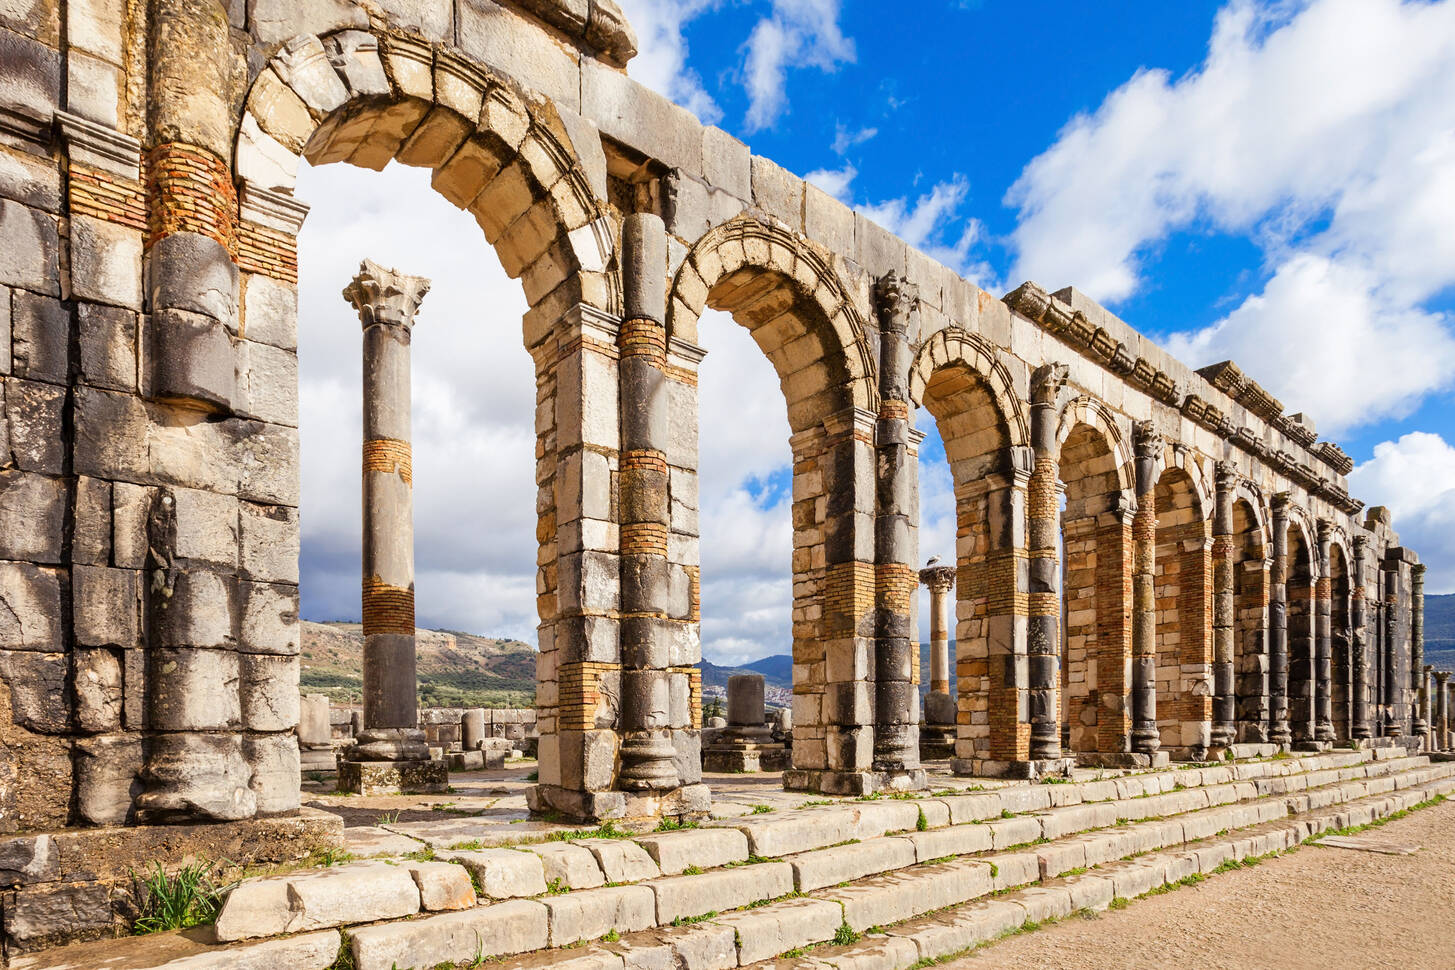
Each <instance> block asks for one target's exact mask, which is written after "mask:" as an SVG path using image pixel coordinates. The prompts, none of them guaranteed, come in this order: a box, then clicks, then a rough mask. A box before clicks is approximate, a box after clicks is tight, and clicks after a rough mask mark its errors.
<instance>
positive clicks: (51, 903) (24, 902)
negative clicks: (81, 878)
mask: <svg viewBox="0 0 1455 970" xmlns="http://www.w3.org/2000/svg"><path fill="white" fill-rule="evenodd" d="M117 922H118V921H117V919H116V917H115V916H114V915H113V913H112V908H111V886H110V885H109V884H107V883H104V882H80V883H62V884H59V885H47V886H36V887H33V888H31V889H29V890H27V891H25V892H19V893H15V894H14V895H12V896H11V897H10V898H9V899H7V900H6V903H5V936H6V938H7V942H8V943H9V944H10V946H12V947H18V948H19V949H21V950H35V949H40V948H42V947H45V946H48V945H52V944H55V943H62V942H69V941H71V940H75V939H87V938H96V937H101V936H110V935H112V933H113V932H114V931H115V929H116V924H117Z"/></svg>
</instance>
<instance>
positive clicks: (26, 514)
mask: <svg viewBox="0 0 1455 970" xmlns="http://www.w3.org/2000/svg"><path fill="white" fill-rule="evenodd" d="M65 502H66V496H65V485H64V483H63V482H62V481H61V480H60V479H55V478H48V477H46V476H44V475H34V474H31V473H29V472H22V471H0V559H11V560H23V561H26V562H34V563H58V562H60V561H61V540H62V529H63V528H64V524H65V514H66V509H65ZM77 525H78V530H79V525H80V523H79V522H78V523H77ZM73 545H74V544H73Z"/></svg>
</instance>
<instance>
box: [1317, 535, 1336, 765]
mask: <svg viewBox="0 0 1455 970" xmlns="http://www.w3.org/2000/svg"><path fill="white" fill-rule="evenodd" d="M1333 539H1334V524H1333V523H1332V522H1330V521H1328V520H1327V519H1322V520H1320V521H1319V537H1318V542H1319V578H1318V580H1317V581H1316V582H1315V584H1314V615H1313V622H1314V669H1313V681H1314V684H1313V687H1314V698H1313V703H1314V740H1315V741H1330V742H1332V741H1333V740H1334V739H1335V735H1334V694H1333V692H1334V639H1333V636H1334V628H1333V621H1334V615H1333V607H1334V601H1333V596H1334V580H1333V577H1331V576H1330V575H1329V570H1330V569H1331V568H1332V566H1331V560H1332V546H1333Z"/></svg>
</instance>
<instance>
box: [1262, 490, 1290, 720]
mask: <svg viewBox="0 0 1455 970" xmlns="http://www.w3.org/2000/svg"><path fill="white" fill-rule="evenodd" d="M1288 502H1289V498H1288V493H1287V492H1280V493H1279V494H1277V495H1275V496H1273V536H1272V539H1273V565H1272V567H1271V568H1270V569H1269V573H1268V701H1269V712H1268V718H1269V724H1270V728H1269V731H1268V740H1270V741H1272V742H1273V743H1274V744H1292V743H1293V729H1292V727H1291V726H1290V725H1289V723H1288Z"/></svg>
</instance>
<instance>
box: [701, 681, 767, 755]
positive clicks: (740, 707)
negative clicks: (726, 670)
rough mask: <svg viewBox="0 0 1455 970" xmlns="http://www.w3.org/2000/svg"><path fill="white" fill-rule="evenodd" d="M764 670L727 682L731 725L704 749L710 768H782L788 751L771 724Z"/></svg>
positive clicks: (728, 714) (728, 716)
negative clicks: (774, 736)
mask: <svg viewBox="0 0 1455 970" xmlns="http://www.w3.org/2000/svg"><path fill="white" fill-rule="evenodd" d="M763 695H764V684H763V675H762V674H733V675H732V676H731V677H729V678H728V685H727V727H725V728H724V729H723V730H722V731H721V732H720V733H719V734H718V736H717V738H716V739H715V740H714V741H713V743H712V744H710V745H708V746H707V748H706V749H704V750H703V752H702V756H703V757H702V760H703V767H704V768H706V769H707V770H708V771H725V772H746V771H781V770H783V769H784V768H786V767H787V766H788V751H787V749H786V748H785V747H784V746H783V745H782V744H778V743H776V742H774V740H773V732H772V731H771V730H770V729H769V727H768V724H767V707H766V705H765V704H764V701H763Z"/></svg>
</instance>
